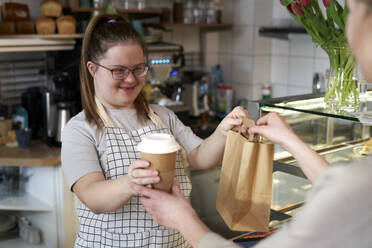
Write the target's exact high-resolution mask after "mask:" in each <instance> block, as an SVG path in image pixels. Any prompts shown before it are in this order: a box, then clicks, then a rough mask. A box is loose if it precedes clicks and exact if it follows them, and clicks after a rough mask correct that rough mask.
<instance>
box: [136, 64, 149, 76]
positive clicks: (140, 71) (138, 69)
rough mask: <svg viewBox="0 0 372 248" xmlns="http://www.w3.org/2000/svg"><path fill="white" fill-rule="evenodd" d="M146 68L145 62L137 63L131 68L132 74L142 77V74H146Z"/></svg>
mask: <svg viewBox="0 0 372 248" xmlns="http://www.w3.org/2000/svg"><path fill="white" fill-rule="evenodd" d="M148 69H149V68H148V66H147V65H146V64H142V65H138V66H136V68H134V69H133V74H134V75H135V76H136V77H143V76H145V75H146V73H147V71H148Z"/></svg>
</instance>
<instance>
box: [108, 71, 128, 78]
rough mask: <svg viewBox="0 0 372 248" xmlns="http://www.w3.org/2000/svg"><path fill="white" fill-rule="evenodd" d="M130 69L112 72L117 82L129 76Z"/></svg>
mask: <svg viewBox="0 0 372 248" xmlns="http://www.w3.org/2000/svg"><path fill="white" fill-rule="evenodd" d="M128 74H129V70H128V69H114V70H112V76H113V78H114V79H115V80H121V79H124V78H126V77H127V76H128Z"/></svg>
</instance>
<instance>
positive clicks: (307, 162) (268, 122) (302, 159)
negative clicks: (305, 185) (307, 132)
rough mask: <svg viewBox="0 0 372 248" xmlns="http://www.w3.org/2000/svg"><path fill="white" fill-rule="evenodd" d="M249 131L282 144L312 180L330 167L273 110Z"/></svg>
mask: <svg viewBox="0 0 372 248" xmlns="http://www.w3.org/2000/svg"><path fill="white" fill-rule="evenodd" d="M249 133H252V134H253V133H255V134H259V135H261V136H263V137H265V138H267V139H269V140H271V141H272V142H273V143H277V144H279V145H281V146H282V147H283V148H284V149H285V150H287V151H288V152H290V153H291V154H292V155H293V157H294V158H295V159H296V160H297V162H298V163H299V164H300V166H301V169H302V171H303V172H304V173H305V175H306V176H307V178H309V180H310V181H312V182H314V181H315V180H316V179H317V178H318V177H319V176H320V175H321V174H322V173H323V172H324V171H325V170H326V169H327V168H328V167H329V164H328V162H327V161H325V160H324V159H323V158H322V157H320V156H319V155H318V154H317V153H316V152H315V151H314V150H313V149H311V147H309V146H308V145H307V144H305V143H304V142H303V141H302V140H301V139H300V138H299V137H298V136H297V135H296V134H295V133H294V132H293V131H292V129H291V128H290V127H289V125H288V124H287V122H286V121H285V120H284V118H283V117H281V116H280V115H279V114H278V113H274V112H272V113H269V114H267V115H265V116H263V117H262V118H260V119H259V120H258V121H257V126H254V127H251V128H250V129H249Z"/></svg>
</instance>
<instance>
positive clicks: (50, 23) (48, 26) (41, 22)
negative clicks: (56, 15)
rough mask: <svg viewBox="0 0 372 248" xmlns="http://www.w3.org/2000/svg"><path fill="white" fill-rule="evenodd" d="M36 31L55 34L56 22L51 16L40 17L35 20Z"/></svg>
mask: <svg viewBox="0 0 372 248" xmlns="http://www.w3.org/2000/svg"><path fill="white" fill-rule="evenodd" d="M35 25H36V31H37V33H38V34H54V33H55V32H56V22H55V21H54V19H52V18H49V17H39V18H37V19H36V20H35Z"/></svg>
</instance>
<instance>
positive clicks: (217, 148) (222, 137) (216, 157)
mask: <svg viewBox="0 0 372 248" xmlns="http://www.w3.org/2000/svg"><path fill="white" fill-rule="evenodd" d="M243 117H248V111H247V110H245V109H244V108H242V107H235V108H234V109H233V111H231V112H230V113H229V114H228V115H227V116H226V117H225V118H224V119H223V120H222V121H221V123H220V124H219V125H218V127H217V128H216V130H215V131H214V132H213V133H212V134H211V136H209V137H208V138H207V139H205V140H204V141H203V143H201V145H200V146H198V147H197V148H195V149H194V150H193V151H191V152H190V154H189V155H188V161H189V163H190V165H191V167H193V168H196V169H202V170H204V169H212V168H215V167H217V166H218V165H220V164H221V163H222V158H223V152H224V149H225V143H226V136H227V132H228V131H229V130H231V129H235V130H238V129H241V131H242V133H245V132H247V128H246V127H245V126H243V125H242V118H243Z"/></svg>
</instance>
